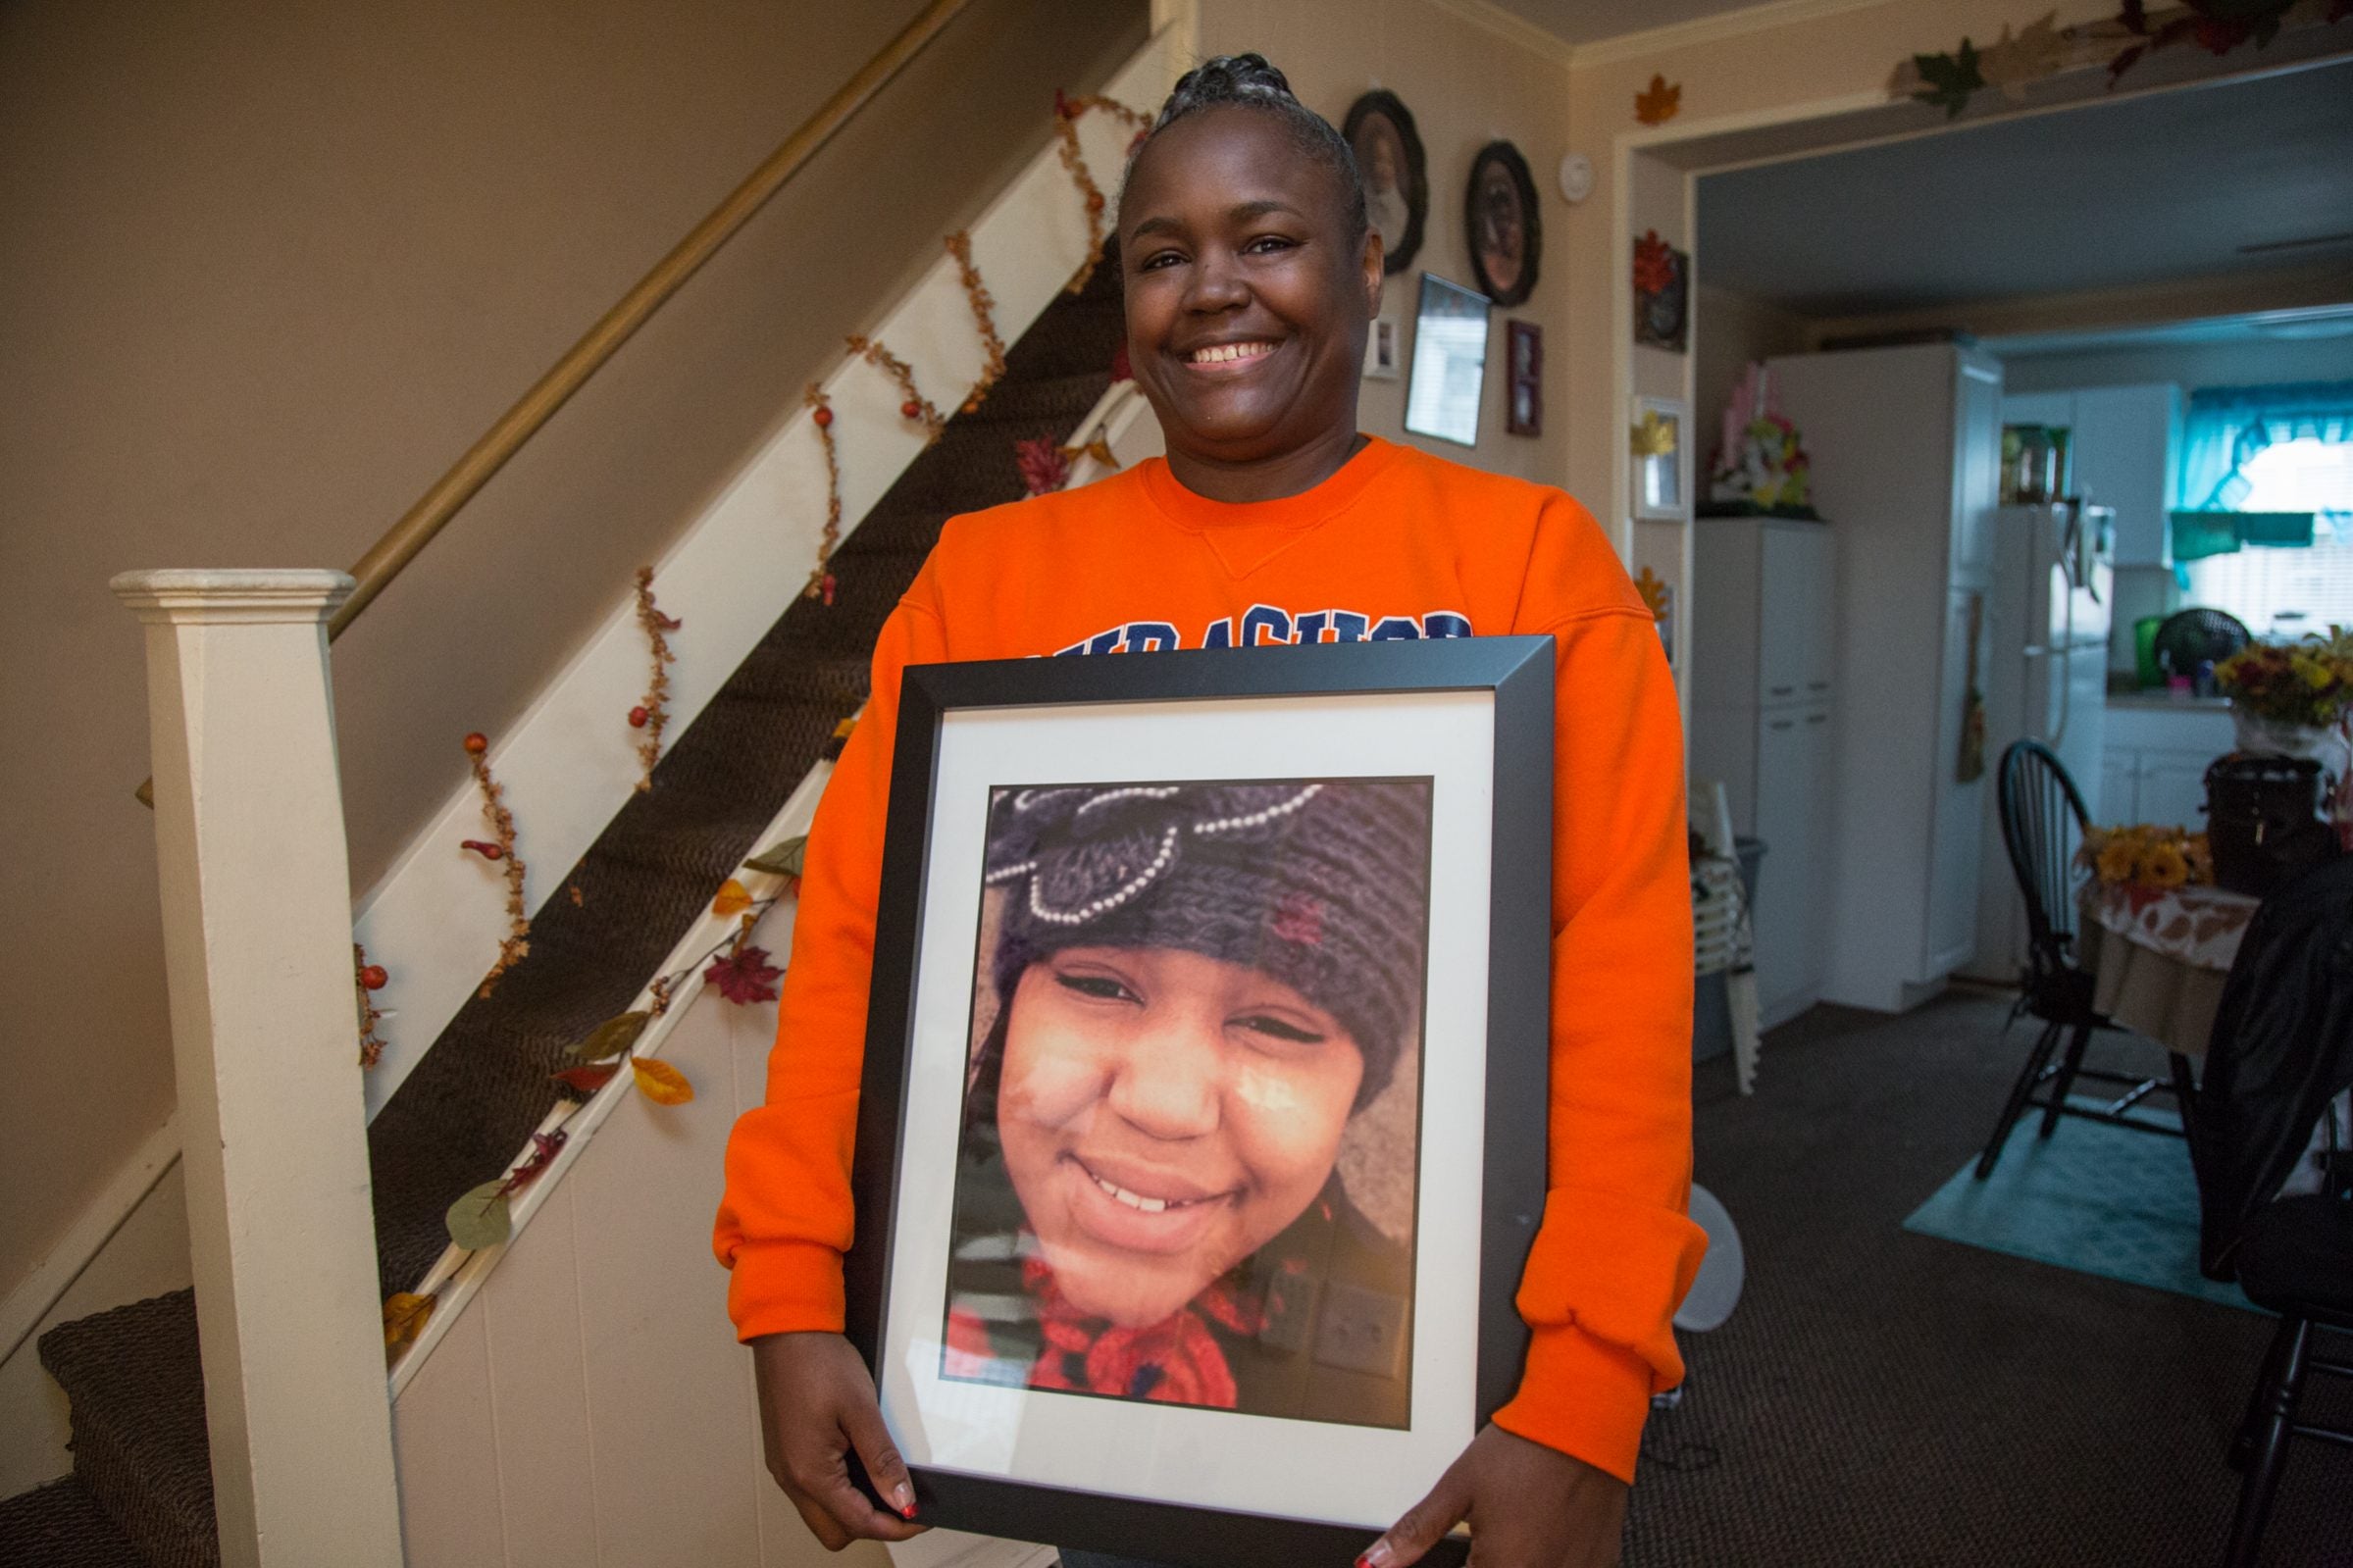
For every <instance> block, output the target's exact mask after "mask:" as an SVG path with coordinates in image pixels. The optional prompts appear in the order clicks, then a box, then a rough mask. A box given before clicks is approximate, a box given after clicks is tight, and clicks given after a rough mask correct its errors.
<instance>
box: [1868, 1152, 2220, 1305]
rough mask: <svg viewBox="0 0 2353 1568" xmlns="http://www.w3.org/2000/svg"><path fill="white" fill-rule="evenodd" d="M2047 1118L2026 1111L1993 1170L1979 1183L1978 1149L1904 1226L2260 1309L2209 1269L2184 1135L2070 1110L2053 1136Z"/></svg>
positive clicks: (2107, 1276)
mask: <svg viewBox="0 0 2353 1568" xmlns="http://www.w3.org/2000/svg"><path fill="white" fill-rule="evenodd" d="M2041 1125H2042V1119H2041V1113H2040V1112H2035V1113H2032V1114H2030V1115H2027V1116H2023V1117H2021V1118H2020V1119H2019V1125H2018V1127H2017V1129H2016V1130H2014V1131H2013V1132H2012V1133H2011V1135H2010V1143H2009V1146H2008V1147H2006V1148H2004V1149H2003V1150H2002V1159H2001V1163H2000V1164H1998V1165H1996V1166H1995V1167H1994V1171H1993V1175H1991V1176H1989V1177H1987V1178H1986V1179H1985V1180H1984V1181H1983V1182H1979V1181H1977V1180H1976V1169H1977V1161H1976V1158H1975V1156H1973V1155H1972V1156H1971V1157H1970V1159H1969V1163H1968V1164H1967V1165H1964V1166H1963V1167H1962V1168H1961V1169H1960V1170H1959V1171H1958V1172H1957V1173H1955V1175H1954V1177H1953V1179H1952V1180H1951V1181H1949V1182H1947V1183H1945V1185H1944V1186H1943V1187H1941V1188H1938V1189H1937V1190H1936V1195H1935V1196H1933V1197H1931V1198H1929V1199H1928V1201H1927V1202H1925V1203H1922V1204H1921V1205H1920V1206H1919V1207H1918V1208H1917V1209H1915V1210H1913V1211H1912V1215H1911V1217H1910V1218H1909V1219H1907V1220H1905V1222H1904V1229H1905V1230H1907V1231H1914V1232H1918V1234H1919V1235H1921V1236H1934V1237H1940V1238H1942V1239H1945V1240H1947V1241H1959V1242H1961V1243H1963V1244H1964V1245H1967V1246H1981V1247H1984V1248H1986V1249H1987V1250H1988V1251H1993V1252H2007V1253H2009V1254H2011V1255H2012V1256H2013V1257H2021V1258H2032V1259H2033V1260H2034V1261H2035V1262H2037V1263H2049V1264H2053V1265H2055V1266H2056V1267H2059V1268H2063V1269H2073V1270H2075V1271H2076V1272H2077V1273H2080V1274H2096V1275H2099V1276H2101V1277H2103V1278H2105V1279H2110V1280H2123V1282H2124V1283H2126V1284H2127V1285H2145V1286H2148V1287H2149V1288H2150V1289H2152V1290H2172V1291H2174V1292H2175V1293H2176V1294H2180V1295H2194V1296H2196V1297H2197V1298H2198V1299H2200V1300H2202V1301H2212V1302H2214V1303H2215V1304H2216V1305H2218V1306H2231V1307H2237V1308H2239V1309H2240V1310H2241V1311H2246V1312H2254V1311H2259V1310H2261V1309H2260V1308H2258V1307H2256V1306H2255V1305H2254V1304H2253V1303H2252V1302H2250V1301H2249V1300H2248V1299H2247V1298H2246V1296H2245V1294H2244V1293H2242V1292H2241V1291H2240V1290H2239V1288H2238V1287H2237V1286H2235V1285H2217V1284H2216V1283H2215V1282H2214V1281H2212V1280H2209V1279H2207V1278H2206V1277H2205V1276H2204V1275H2202V1274H2200V1273H2199V1272H2198V1188H2197V1182H2196V1180H2195V1178H2193V1177H2192V1176H2191V1174H2190V1169H2189V1148H2188V1145H2186V1144H2184V1143H2183V1142H2182V1141H2181V1139H2179V1138H2152V1137H2150V1136H2149V1135H2148V1134H2146V1133H2133V1132H2127V1131H2126V1130H2125V1129H2123V1128H2121V1127H2107V1126H2103V1125H2102V1124H2101V1123H2098V1122H2085V1121H2078V1120H2076V1119H2074V1118H2072V1117H2071V1118H2068V1119H2067V1120H2065V1121H2062V1122H2061V1123H2060V1124H2059V1130H2058V1131H2057V1132H2056V1133H2053V1134H2052V1135H2051V1137H2050V1138H2049V1140H2048V1141H2046V1140H2044V1139H2043V1138H2037V1137H2036V1136H2035V1134H2036V1132H2037V1131H2038V1130H2039V1129H2040V1127H2041Z"/></svg>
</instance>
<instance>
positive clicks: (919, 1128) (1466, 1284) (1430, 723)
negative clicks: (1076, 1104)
mask: <svg viewBox="0 0 2353 1568" xmlns="http://www.w3.org/2000/svg"><path fill="white" fill-rule="evenodd" d="M1494 762H1495V693H1494V691H1493V690H1492V689H1471V690H1443V691H1418V692H1406V693H1379V694H1349V695H1331V696H1303V697H1281V698H1247V699H1233V698H1218V699H1205V700H1189V701H1155V702H1135V703H1114V704H1087V705H1084V706H1072V705H1057V706H1041V707H1024V708H972V709H960V710H955V711H951V712H950V713H948V714H947V715H946V717H945V719H944V720H943V722H942V725H941V731H940V737H939V747H938V753H937V765H936V768H935V772H934V785H933V797H932V798H933V810H932V816H931V822H930V824H929V834H928V854H927V864H926V868H925V877H924V889H923V911H924V915H923V931H922V935H921V937H920V941H919V951H918V953H917V986H916V993H915V1001H914V1007H913V1014H912V1027H911V1029H910V1038H909V1041H908V1052H909V1060H908V1071H907V1075H906V1083H907V1092H906V1100H905V1104H904V1107H903V1120H902V1138H901V1152H900V1156H899V1164H898V1171H897V1187H896V1194H895V1223H894V1229H893V1233H892V1246H891V1255H890V1259H889V1266H890V1281H891V1285H890V1291H889V1306H888V1313H887V1318H886V1322H885V1325H884V1332H883V1343H882V1354H881V1357H880V1363H881V1364H880V1365H879V1366H878V1368H877V1371H878V1373H879V1374H880V1383H881V1392H882V1403H883V1412H884V1416H885V1419H886V1420H887V1422H888V1423H889V1425H890V1427H891V1431H892V1433H893V1435H894V1437H895V1439H896V1440H897V1442H898V1443H899V1446H900V1448H901V1450H902V1451H903V1452H904V1454H905V1455H906V1457H907V1459H908V1460H909V1461H910V1462H911V1463H913V1464H916V1465H919V1466H928V1467H932V1468H936V1469H942V1470H947V1471H955V1472H961V1473H965V1474H970V1475H976V1476H986V1477H997V1478H1003V1479H1007V1480H1014V1481H1019V1482H1021V1483H1024V1484H1027V1485H1033V1486H1047V1487H1057V1488H1063V1489H1068V1490H1072V1491H1079V1492H1096V1493H1101V1494H1107V1495H1114V1496H1129V1497H1141V1498H1149V1499H1152V1500H1155V1501H1163V1502H1175V1503H1183V1504H1187V1505H1191V1506H1197V1507H1204V1508H1215V1509H1221V1510H1226V1511H1230V1512H1238V1513H1257V1514H1265V1515H1271V1516H1277V1517H1284V1518H1309V1519H1315V1520H1319V1521H1321V1522H1324V1523H1329V1524H1335V1525H1346V1526H1351V1527H1357V1528H1363V1529H1368V1530H1380V1529H1385V1528H1386V1527H1387V1526H1388V1525H1389V1524H1391V1523H1392V1522H1394V1519H1395V1516H1396V1514H1397V1511H1398V1510H1399V1509H1400V1508H1401V1507H1402V1506H1404V1504H1405V1503H1406V1502H1407V1501H1410V1500H1411V1499H1413V1498H1415V1497H1418V1496H1420V1495H1421V1494H1422V1493H1423V1492H1426V1491H1427V1490H1428V1488H1429V1487H1430V1486H1431V1485H1432V1484H1433V1483H1434V1482H1435V1481H1436V1480H1437V1478H1438V1477H1439V1475H1440V1474H1441V1473H1442V1472H1443V1471H1444V1470H1445V1468H1446V1467H1447V1466H1448V1465H1449V1464H1451V1463H1453V1462H1454V1460H1455V1459H1456V1457H1457V1456H1458V1455H1459V1454H1460V1452H1461V1450H1462V1448H1463V1446H1464V1445H1465V1444H1466V1443H1467V1442H1469V1441H1470V1439H1471V1437H1472V1435H1473V1431H1474V1421H1473V1418H1474V1413H1475V1412H1474V1408H1473V1405H1474V1397H1475V1395H1474V1390H1475V1388H1476V1384H1477V1377H1476V1374H1477V1370H1478V1369H1477V1359H1478V1357H1477V1339H1478V1333H1477V1331H1478V1324H1479V1306H1480V1303H1479V1299H1478V1291H1479V1273H1480V1270H1479V1261H1480V1251H1479V1243H1480V1236H1481V1226H1482V1201H1483V1193H1482V1172H1483V1170H1484V1165H1485V1159H1484V1154H1485V1150H1484V1120H1485V1116H1486V1087H1487V1061H1486V1048H1487V998H1488V977H1489V963H1488V958H1489V952H1488V949H1489V941H1488V922H1489V914H1490V907H1491V906H1490V892H1491V888H1490V857H1491V855H1492V854H1493V853H1494V852H1495V847H1494V843H1493V837H1494V822H1495V818H1494V806H1495V802H1494V784H1495V781H1494V773H1493V769H1494ZM1402 776H1427V777H1429V778H1430V779H1431V780H1432V790H1431V814H1432V821H1431V880H1430V935H1429V953H1428V992H1427V994H1426V996H1425V997H1424V1006H1423V1018H1424V1033H1423V1045H1422V1049H1423V1061H1424V1064H1425V1065H1424V1068H1423V1074H1422V1099H1421V1105H1422V1109H1421V1134H1420V1138H1419V1140H1418V1148H1417V1158H1418V1161H1419V1178H1418V1193H1419V1200H1418V1216H1417V1219H1416V1223H1415V1227H1414V1234H1415V1237H1416V1247H1415V1256H1414V1295H1413V1307H1412V1311H1411V1315H1410V1324H1411V1367H1412V1386H1411V1394H1410V1410H1411V1416H1410V1424H1409V1425H1408V1426H1407V1428H1406V1429H1404V1430H1391V1429H1381V1428H1372V1427H1358V1426H1352V1425H1347V1424H1342V1423H1337V1422H1328V1421H1302V1420H1293V1419H1286V1418H1279V1417H1271V1416H1256V1415H1246V1414H1243V1413H1240V1412H1237V1411H1232V1410H1218V1409H1205V1408H1200V1407H1191V1406H1181V1405H1170V1404H1157V1403H1152V1402H1150V1401H1134V1402H1130V1401H1126V1400H1114V1399H1102V1398H1085V1397H1078V1396H1073V1395H1070V1394H1065V1393H1057V1392H1053V1391H1032V1390H1028V1389H1014V1388H1004V1387H1000V1386H996V1385H990V1384H981V1383H970V1382H962V1381H956V1380H949V1379H944V1378H943V1377H942V1376H941V1375H940V1367H941V1352H942V1343H941V1340H942V1333H943V1329H944V1326H945V1319H946V1290H947V1264H948V1253H949V1230H950V1226H951V1224H952V1217H953V1213H954V1189H955V1177H956V1153H957V1145H958V1137H959V1131H960V1128H961V1125H962V1117H963V1096H964V1086H965V1081H966V1074H965V1065H966V1061H967V1051H968V1048H969V1037H968V1033H967V1031H968V1028H969V1025H970V1009H971V1004H972V988H973V984H974V964H975V958H976V940H975V936H976V934H975V922H976V921H977V920H978V918H979V911H980V906H981V875H982V865H983V859H984V855H985V851H986V841H987V827H988V807H989V800H990V794H991V790H992V789H994V788H996V787H997V786H1000V785H1005V784H1065V783H1130V782H1140V781H1163V782H1164V781H1170V780H1182V779H1201V780H1220V781H1223V780H1283V779H1316V778H1352V777H1355V778H1383V779H1391V778H1398V777H1402ZM1303 1461H1308V1463H1307V1464H1305V1465H1303Z"/></svg>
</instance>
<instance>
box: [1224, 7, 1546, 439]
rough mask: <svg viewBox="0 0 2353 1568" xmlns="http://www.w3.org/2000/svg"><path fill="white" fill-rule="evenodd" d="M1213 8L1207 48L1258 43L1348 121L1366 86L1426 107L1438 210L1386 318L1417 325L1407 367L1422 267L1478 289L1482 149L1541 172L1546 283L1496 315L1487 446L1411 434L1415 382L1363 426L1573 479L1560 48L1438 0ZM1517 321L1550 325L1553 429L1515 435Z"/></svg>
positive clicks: (1332, 113)
mask: <svg viewBox="0 0 2353 1568" xmlns="http://www.w3.org/2000/svg"><path fill="white" fill-rule="evenodd" d="M1200 14H1201V49H1202V54H1204V55H1216V54H1240V53H1243V52H1245V51H1248V50H1254V51H1256V52H1257V53H1259V54H1262V55H1264V56H1265V57H1266V58H1267V59H1268V60H1270V61H1271V62H1273V63H1274V64H1275V65H1276V66H1278V67H1279V68H1281V69H1282V71H1283V73H1284V74H1285V75H1286V76H1289V77H1290V78H1291V85H1292V87H1293V89H1294V90H1295V91H1296V92H1298V94H1299V95H1300V97H1301V98H1302V99H1303V100H1304V101H1305V103H1306V104H1307V106H1308V107H1309V108H1311V109H1313V110H1315V111H1316V112H1317V113H1319V114H1321V115H1323V116H1324V117H1325V118H1326V119H1328V120H1330V121H1331V122H1332V123H1333V124H1335V125H1337V124H1339V123H1340V122H1341V120H1342V119H1344V118H1345V117H1346V116H1347V114H1348V107H1349V105H1350V104H1352V103H1354V102H1355V101H1356V98H1357V96H1358V95H1359V94H1361V93H1363V92H1364V91H1366V90H1367V89H1368V88H1371V87H1375V86H1380V87H1386V88H1388V89H1389V90H1390V91H1391V92H1394V93H1396V94H1397V95H1398V96H1399V97H1400V98H1402V99H1404V100H1405V104H1406V107H1407V109H1410V110H1411V111H1412V112H1413V123H1414V128H1415V129H1416V130H1417V131H1418V132H1419V133H1420V135H1421V145H1422V152H1423V155H1424V160H1425V163H1426V166H1427V168H1428V171H1429V184H1430V210H1429V217H1428V219H1427V221H1426V222H1425V223H1424V224H1423V226H1422V243H1421V249H1420V250H1419V251H1418V252H1416V253H1415V255H1414V258H1413V263H1412V265H1411V266H1410V267H1408V268H1407V270H1406V271H1404V272H1402V273H1398V274H1396V275H1394V276H1393V277H1391V278H1390V279H1389V281H1388V284H1387V286H1386V288H1385V289H1384V291H1383V294H1382V299H1381V312H1382V314H1383V315H1384V316H1391V317H1394V318H1396V319H1397V321H1398V323H1399V325H1400V327H1401V329H1403V330H1404V332H1405V334H1406V346H1407V368H1409V367H1410V353H1411V334H1412V322H1413V309H1414V302H1415V299H1416V296H1417V291H1418V290H1419V288H1420V286H1421V285H1420V275H1421V274H1422V273H1424V272H1430V273H1434V274H1436V275H1437V276H1438V277H1440V278H1446V279H1447V280H1449V281H1450V282H1457V283H1460V284H1462V285H1463V286H1465V287H1475V286H1476V285H1475V284H1474V283H1473V281H1472V278H1471V271H1470V250H1469V245H1468V243H1467V241H1466V239H1465V237H1464V233H1463V227H1462V192H1463V186H1464V184H1465V182H1466V181H1467V180H1468V179H1469V177H1470V164H1471V160H1472V158H1474V157H1475V156H1477V154H1478V151H1479V149H1480V148H1481V147H1484V146H1485V145H1487V143H1488V142H1490V141H1494V140H1498V139H1502V140H1506V141H1509V142H1511V143H1513V144H1514V145H1516V146H1517V147H1518V148H1519V150H1520V153H1521V155H1522V156H1523V157H1525V158H1526V159H1527V160H1528V167H1529V169H1530V170H1531V171H1532V172H1533V173H1534V175H1535V177H1536V196H1537V204H1538V207H1539V210H1540V215H1541V220H1542V223H1543V227H1544V248H1543V252H1542V255H1541V258H1540V260H1539V263H1538V267H1537V280H1536V290H1535V292H1534V293H1533V294H1531V295H1530V296H1529V297H1528V299H1527V300H1526V302H1524V303H1523V304H1519V305H1515V306H1511V307H1509V308H1506V309H1501V310H1498V311H1496V312H1495V314H1494V325H1493V329H1492V333H1491V337H1490V341H1489V343H1488V349H1487V381H1486V388H1485V392H1484V396H1483V401H1482V405H1481V409H1480V414H1479V444H1478V446H1477V448H1476V449H1475V450H1472V449H1469V448H1464V447H1461V446H1457V445H1454V444H1453V443H1451V442H1447V441H1437V440H1431V439H1428V438H1426V437H1423V436H1417V435H1407V433H1406V430H1405V411H1406V382H1405V380H1404V379H1402V378H1401V379H1398V380H1393V381H1386V380H1367V381H1366V382H1365V383H1364V393H1363V399H1362V402H1361V404H1360V405H1359V409H1358V422H1359V424H1360V425H1361V427H1362V428H1363V429H1364V430H1368V431H1370V432H1372V433H1373V434H1375V435H1381V436H1386V437H1388V438H1389V439H1391V440H1398V441H1407V442H1410V443H1411V444H1413V445H1415V446H1419V447H1422V448H1424V449H1426V450H1428V451H1432V452H1436V453H1438V454H1439V455H1440V456H1442V457H1449V458H1453V459H1456V460H1458V461H1460V462H1466V463H1472V464H1475V465H1477V466H1478V467H1480V468H1485V469H1492V470H1495V471H1496V472H1498V473H1504V474H1516V475H1519V476H1521V477H1523V478H1526V479H1533V480H1541V481H1545V482H1547V483H1553V484H1558V483H1560V482H1561V481H1562V480H1563V479H1564V478H1565V477H1566V457H1567V445H1566V441H1565V439H1564V431H1565V430H1566V425H1567V418H1566V416H1567V410H1566V408H1565V407H1564V406H1563V402H1562V398H1563V395H1564V392H1565V388H1566V384H1567V382H1566V379H1565V376H1564V370H1563V365H1562V355H1563V353H1564V351H1565V348H1566V335H1567V331H1568V324H1569V309H1570V304H1571V300H1572V298H1573V295H1572V291H1571V289H1570V286H1569V282H1568V267H1567V266H1566V265H1565V262H1566V258H1565V257H1564V256H1563V254H1562V250H1561V245H1560V230H1559V225H1560V219H1561V215H1562V214H1563V213H1565V212H1566V211H1567V204H1566V203H1564V202H1563V201H1561V199H1560V188H1559V185H1558V184H1557V183H1556V181H1555V180H1554V178H1553V176H1552V171H1553V170H1554V169H1555V168H1557V167H1558V166H1559V164H1560V155H1561V153H1563V152H1564V151H1566V150H1567V143H1566V139H1565V138H1566V132H1567V128H1568V126H1567V94H1568V73H1567V71H1566V70H1565V69H1564V68H1563V66H1562V65H1561V63H1560V51H1547V50H1545V49H1542V48H1540V47H1530V46H1529V45H1528V44H1526V43H1524V42H1521V41H1516V40H1515V39H1514V38H1513V37H1511V36H1509V35H1508V34H1507V32H1505V31H1504V30H1501V29H1499V28H1497V27H1493V26H1488V25H1482V24H1480V23H1478V22H1474V21H1471V20H1469V19H1467V18H1466V17H1465V16H1464V15H1463V14H1462V13H1461V12H1460V11H1458V10H1456V9H1453V8H1450V7H1448V6H1446V5H1443V4H1440V3H1438V0H1201V5H1200ZM1507 321H1526V322H1534V323H1536V324H1537V325H1538V326H1539V327H1541V328H1542V329H1544V346H1545V367H1544V394H1545V395H1544V400H1545V421H1544V433H1543V434H1542V435H1541V436H1525V435H1510V434H1507V433H1506V432H1505V430H1504V396H1505V375H1504V349H1505V331H1504V323H1505V322H1507Z"/></svg>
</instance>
